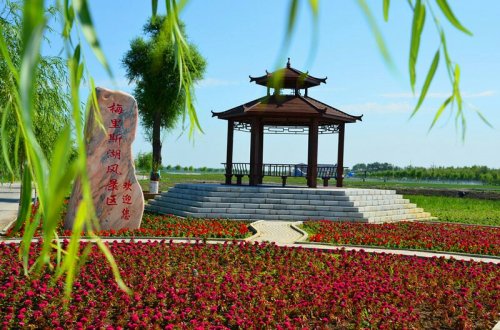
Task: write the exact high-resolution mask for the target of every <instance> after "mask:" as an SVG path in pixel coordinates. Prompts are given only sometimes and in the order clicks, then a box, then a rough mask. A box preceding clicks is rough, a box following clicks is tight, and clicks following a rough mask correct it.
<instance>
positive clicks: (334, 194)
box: [163, 186, 401, 201]
mask: <svg viewBox="0 0 500 330" xmlns="http://www.w3.org/2000/svg"><path fill="white" fill-rule="evenodd" d="M275 190H276V189H274V190H272V191H259V190H256V189H252V190H251V192H248V191H242V190H237V191H222V190H215V191H209V190H195V189H186V188H177V186H176V187H174V188H172V189H170V190H169V191H168V192H165V193H163V194H164V195H167V194H172V193H176V194H182V195H195V196H202V197H225V198H277V199H295V200H299V199H307V200H339V201H345V200H356V201H366V200H384V199H395V198H396V199H398V198H401V195H396V194H388V193H386V192H385V191H378V192H379V193H377V194H367V193H365V194H358V193H357V192H355V191H351V192H348V191H346V192H345V194H341V192H339V191H321V190H318V191H315V190H309V191H306V192H301V193H294V192H291V191H287V192H286V193H285V192H277V191H275ZM318 192H321V193H318ZM329 192H330V193H329ZM382 192H383V193H382Z"/></svg>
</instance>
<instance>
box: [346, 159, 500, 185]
mask: <svg viewBox="0 0 500 330" xmlns="http://www.w3.org/2000/svg"><path fill="white" fill-rule="evenodd" d="M352 171H353V172H354V173H355V175H356V176H361V177H362V176H364V175H365V172H366V177H372V178H387V179H404V178H406V179H414V180H457V181H458V180H460V181H481V182H483V183H485V184H494V185H497V184H500V169H494V168H488V167H487V166H476V165H475V166H465V167H451V166H449V167H442V166H439V167H437V166H432V167H429V168H426V167H416V166H406V167H399V166H395V165H393V164H389V163H378V162H375V163H371V164H356V165H354V166H353V167H352Z"/></svg>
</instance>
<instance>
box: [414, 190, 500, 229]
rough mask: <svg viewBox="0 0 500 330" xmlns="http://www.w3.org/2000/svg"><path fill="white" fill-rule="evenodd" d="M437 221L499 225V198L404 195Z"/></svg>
mask: <svg viewBox="0 0 500 330" xmlns="http://www.w3.org/2000/svg"><path fill="white" fill-rule="evenodd" d="M404 197H405V198H407V199H409V200H410V201H411V202H412V203H416V204H417V205H418V206H419V207H422V208H423V209H424V210H425V211H427V212H430V213H431V214H432V215H433V216H435V217H438V221H446V222H460V223H469V224H480V225H492V226H500V200H494V201H493V200H483V199H473V198H456V197H442V196H421V195H408V196H404Z"/></svg>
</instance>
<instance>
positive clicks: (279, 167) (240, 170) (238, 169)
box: [222, 163, 337, 187]
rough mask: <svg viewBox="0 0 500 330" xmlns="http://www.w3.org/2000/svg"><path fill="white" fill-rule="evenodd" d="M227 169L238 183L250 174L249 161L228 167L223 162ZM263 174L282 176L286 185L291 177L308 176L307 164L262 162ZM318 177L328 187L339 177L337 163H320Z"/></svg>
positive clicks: (228, 173) (283, 183)
mask: <svg viewBox="0 0 500 330" xmlns="http://www.w3.org/2000/svg"><path fill="white" fill-rule="evenodd" d="M222 164H223V165H224V167H225V170H226V177H229V182H231V180H230V178H231V177H232V176H235V177H236V184H237V185H241V183H242V178H243V177H244V176H246V175H247V176H250V164H249V163H233V164H232V168H231V169H228V168H227V164H226V163H222ZM262 176H263V177H264V176H274V177H281V180H282V181H281V183H282V186H283V187H284V186H286V181H287V179H288V178H289V177H307V165H306V164H262ZM317 177H318V178H321V179H322V180H323V186H324V187H328V181H329V180H330V179H331V178H334V179H335V178H337V165H333V164H324V165H323V164H322V165H318V173H317Z"/></svg>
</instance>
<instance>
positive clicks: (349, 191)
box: [172, 183, 396, 196]
mask: <svg viewBox="0 0 500 330" xmlns="http://www.w3.org/2000/svg"><path fill="white" fill-rule="evenodd" d="M172 189H187V190H192V191H208V192H211V193H214V192H233V193H239V192H243V193H249V192H251V193H258V192H264V193H280V194H315V195H340V196H346V195H347V196H350V195H365V194H369V195H394V194H395V193H396V192H395V190H383V189H359V188H333V187H332V188H330V189H322V188H318V189H316V188H298V189H297V188H295V187H279V186H258V187H250V186H236V185H233V186H228V185H217V184H204V186H203V187H201V185H198V186H196V187H195V186H193V184H191V183H180V184H176V185H175V187H173V188H172Z"/></svg>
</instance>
